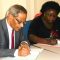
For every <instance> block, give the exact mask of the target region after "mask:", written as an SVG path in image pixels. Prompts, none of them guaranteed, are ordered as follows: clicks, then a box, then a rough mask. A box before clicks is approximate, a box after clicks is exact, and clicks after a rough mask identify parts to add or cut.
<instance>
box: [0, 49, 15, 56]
mask: <svg viewBox="0 0 60 60" xmlns="http://www.w3.org/2000/svg"><path fill="white" fill-rule="evenodd" d="M14 52H15V49H0V57H14Z"/></svg>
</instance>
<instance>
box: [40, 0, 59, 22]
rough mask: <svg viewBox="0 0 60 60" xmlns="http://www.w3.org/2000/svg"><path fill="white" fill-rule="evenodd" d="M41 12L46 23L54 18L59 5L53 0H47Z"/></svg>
mask: <svg viewBox="0 0 60 60" xmlns="http://www.w3.org/2000/svg"><path fill="white" fill-rule="evenodd" d="M41 12H42V14H43V17H44V20H45V21H46V22H48V23H52V22H54V21H55V20H56V18H57V16H58V13H59V12H60V6H59V4H58V3H56V2H54V1H48V2H46V3H45V4H43V6H42V9H41Z"/></svg>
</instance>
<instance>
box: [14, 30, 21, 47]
mask: <svg viewBox="0 0 60 60" xmlns="http://www.w3.org/2000/svg"><path fill="white" fill-rule="evenodd" d="M19 43H20V42H19V31H18V32H17V31H15V48H17V47H18V45H19Z"/></svg>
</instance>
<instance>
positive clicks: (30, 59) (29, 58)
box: [14, 48, 43, 60]
mask: <svg viewBox="0 0 60 60" xmlns="http://www.w3.org/2000/svg"><path fill="white" fill-rule="evenodd" d="M42 51H43V49H40V48H31V51H30V54H29V55H28V56H25V57H23V56H18V55H17V52H18V50H17V51H16V53H15V58H14V60H35V59H36V58H37V56H38V55H39V53H41V52H42Z"/></svg>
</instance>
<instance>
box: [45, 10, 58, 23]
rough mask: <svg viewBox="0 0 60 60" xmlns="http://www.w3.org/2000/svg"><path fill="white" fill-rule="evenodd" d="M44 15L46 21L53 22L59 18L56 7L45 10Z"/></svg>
mask: <svg viewBox="0 0 60 60" xmlns="http://www.w3.org/2000/svg"><path fill="white" fill-rule="evenodd" d="M44 17H45V20H46V22H48V23H52V22H54V21H55V20H56V18H57V12H56V10H54V9H49V10H47V11H45V13H44Z"/></svg>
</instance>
